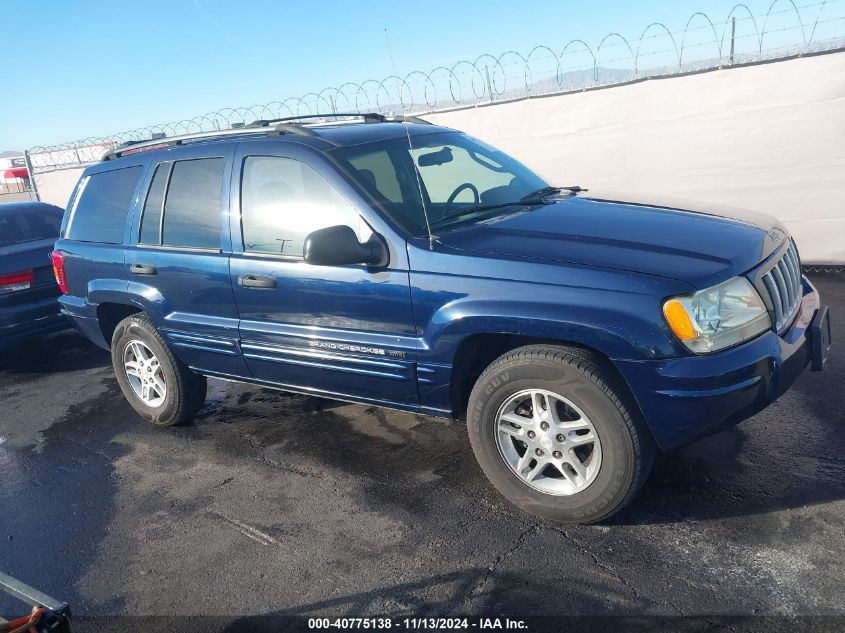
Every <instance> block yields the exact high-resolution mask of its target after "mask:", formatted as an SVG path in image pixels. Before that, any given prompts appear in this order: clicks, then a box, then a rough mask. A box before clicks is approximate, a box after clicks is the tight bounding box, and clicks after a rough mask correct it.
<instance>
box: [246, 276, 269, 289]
mask: <svg viewBox="0 0 845 633" xmlns="http://www.w3.org/2000/svg"><path fill="white" fill-rule="evenodd" d="M238 285H239V286H242V287H244V288H264V289H268V288H275V287H276V280H275V279H273V278H272V277H268V276H267V275H238Z"/></svg>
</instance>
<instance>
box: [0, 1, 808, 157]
mask: <svg viewBox="0 0 845 633" xmlns="http://www.w3.org/2000/svg"><path fill="white" fill-rule="evenodd" d="M746 1H747V4H748V5H749V6H750V7H751V8H752V10H753V11H754V12H755V13H765V12H766V10H767V9H768V6H769V4H770V1H769V0H746ZM809 1H810V0H802V1H801V2H799V4H807V3H808V2H809ZM734 4H735V3H734V2H729V1H721V0H696V1H694V2H685V1H681V2H678V1H674V2H673V1H670V0H654V1H652V2H648V3H645V2H636V3H635V2H630V1H622V0H593V1H590V2H586V1H581V2H566V1H547V2H537V1H533V0H518V1H517V0H510V1H501V0H451V1H442V0H431V1H429V2H423V3H413V4H412V3H407V2H396V1H395V0H393V1H390V2H366V1H361V2H357V3H352V2H335V1H333V0H327V1H324V2H320V3H308V2H281V1H278V2H271V1H268V0H239V1H237V2H234V1H223V0H193V1H191V0H145V1H143V2H138V1H134V2H129V1H115V0H110V1H106V0H88V1H86V2H72V1H69V0H68V1H59V0H52V1H49V0H42V1H40V2H35V1H31V2H14V3H10V4H9V5H8V6H6V7H5V8H4V9H3V10H2V18H0V42H2V43H3V54H4V57H5V58H6V59H5V72H4V74H5V77H4V80H3V93H2V96H0V150H3V149H24V148H27V147H31V146H33V145H42V144H53V143H59V142H63V141H70V140H74V139H78V138H84V137H88V136H103V135H107V134H109V133H113V132H118V131H122V130H126V129H131V128H135V127H139V126H142V125H148V124H153V123H160V122H167V121H172V120H177V119H183V118H188V117H191V116H194V115H197V114H203V113H206V112H208V111H211V110H216V109H219V108H222V107H226V106H232V107H234V106H248V105H252V104H256V103H266V102H269V101H272V100H280V99H284V98H286V97H290V96H299V95H302V94H304V93H306V92H308V91H311V90H319V89H321V88H323V87H326V86H330V85H339V84H341V83H343V82H344V81H362V80H364V79H367V78H382V77H385V76H387V75H390V74H392V67H391V62H390V59H389V57H388V54H387V48H386V45H385V36H384V31H385V29H388V32H389V34H390V40H391V44H392V49H393V56H394V59H395V64H396V67H397V71H398V74H400V75H404V74H406V73H408V72H410V71H412V70H415V69H420V70H430V69H431V68H433V67H435V66H437V65H440V64H449V63H450V62H455V61H458V60H460V59H463V58H470V59H474V58H476V57H477V56H478V55H479V54H481V53H483V52H491V53H496V54H498V53H501V52H504V51H506V50H508V49H514V50H517V51H520V52H523V53H527V52H528V51H529V50H530V49H531V48H532V47H533V46H535V45H537V44H547V45H549V46H551V48H553V49H556V50H558V49H560V48H561V47H562V46H563V43H565V42H566V41H568V40H569V39H572V38H581V39H584V40H586V41H587V42H589V43H591V44H595V43H597V42H598V41H599V40H600V39H601V38H602V37H603V36H604V35H605V34H607V33H609V32H611V31H618V32H620V33H622V34H624V35H626V36H630V37H632V38H636V37H637V36H638V35H639V34H640V33H641V32H642V30H643V28H644V27H646V26H647V25H648V24H649V23H651V22H654V21H662V22H664V23H665V24H667V26H669V28H670V29H671V30H672V31H679V30H681V29H682V28H683V26H684V24H685V23H686V21H687V18H688V17H689V16H690V15H691V14H692V13H694V12H695V11H704V12H707V13H708V14H709V15H710V16H711V17H712V18H713V19H714V21H715V20H717V19H718V20H723V19H724V18H725V17H726V16H727V14H728V13H729V11H730V9H731V7H732V6H733V5H734ZM309 7H313V8H310V9H309Z"/></svg>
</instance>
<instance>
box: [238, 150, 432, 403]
mask: <svg viewBox="0 0 845 633" xmlns="http://www.w3.org/2000/svg"><path fill="white" fill-rule="evenodd" d="M235 165H236V168H235V173H234V175H233V179H232V198H233V200H232V203H233V204H232V209H233V213H232V216H231V228H232V259H231V275H232V287H233V288H234V292H235V298H236V301H237V307H238V312H239V313H240V317H241V323H240V334H241V348H242V350H243V354H244V357H245V359H246V363H247V365H248V367H249V369H250V371H251V372H252V374H253V376H254V377H256V378H258V379H260V380H263V381H268V382H272V383H275V384H278V385H283V386H287V387H289V388H294V389H300V390H304V391H311V390H313V391H318V392H322V393H325V394H328V395H332V394H333V395H338V396H350V397H353V398H355V399H362V400H367V401H372V402H378V403H382V404H387V405H397V406H404V407H409V406H410V407H415V406H417V405H418V403H419V398H418V395H417V387H416V374H415V361H416V340H417V339H416V336H415V332H414V321H413V316H412V312H411V301H410V293H409V287H408V269H407V253H406V251H405V243H404V240H402V239H400V238H398V236H395V235H394V234H391V233H389V231H388V228H387V227H386V226H384V225H383V222H382V221H380V220H379V218H378V217H376V216H374V215H369V217H366V216H362V213H366V212H367V211H369V213H370V214H371V213H372V210H371V209H368V207H367V204H366V202H365V201H364V200H362V199H361V198H360V195H359V194H358V193H357V191H356V190H355V188H354V187H352V186H351V185H350V183H349V182H347V181H346V180H345V178H344V177H342V176H341V175H340V174H338V172H337V171H336V168H335V167H334V165H333V164H332V163H331V162H329V161H328V160H327V159H326V158H324V157H323V156H321V155H319V154H318V153H317V152H314V151H312V150H309V149H306V148H305V147H303V146H301V145H298V144H295V143H284V144H282V143H278V144H272V145H271V144H268V143H241V144H240V145H239V148H238V150H237V152H236V157H235ZM341 224H345V225H348V226H350V227H352V229H353V230H355V231H356V233H357V234H358V238H359V240H360V241H362V242H363V241H365V240H366V239H367V237H368V236H369V235H370V233H371V231H373V230H375V231H376V232H378V233H379V234H381V235H382V236H384V237H385V238H386V241H387V243H388V248H389V250H390V264H389V266H388V267H387V268H384V269H370V268H367V267H366V266H358V265H354V266H313V265H310V264H307V263H306V262H305V261H304V259H303V256H302V254H303V242H304V240H305V236H306V235H307V234H308V233H310V232H311V231H314V230H317V229H320V228H325V227H328V226H335V225H341Z"/></svg>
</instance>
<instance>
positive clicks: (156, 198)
mask: <svg viewBox="0 0 845 633" xmlns="http://www.w3.org/2000/svg"><path fill="white" fill-rule="evenodd" d="M170 165H171V163H170V162H167V163H162V164H161V165H159V166H158V167H156V173H155V176H153V182H152V184H151V185H150V191H149V193H147V200H146V202H145V203H144V214H143V216H142V220H141V236H140V242H141V243H142V244H161V211H162V209H163V208H164V190H165V188H166V187H167V178H168V176H169V175H170Z"/></svg>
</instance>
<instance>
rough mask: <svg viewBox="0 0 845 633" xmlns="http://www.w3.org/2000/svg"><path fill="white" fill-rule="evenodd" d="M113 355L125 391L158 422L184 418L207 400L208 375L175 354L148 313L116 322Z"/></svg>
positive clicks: (163, 423)
mask: <svg viewBox="0 0 845 633" xmlns="http://www.w3.org/2000/svg"><path fill="white" fill-rule="evenodd" d="M111 357H112V366H113V367H114V373H115V376H116V377H117V382H118V384H119V385H120V390H121V391H122V392H123V395H124V396H125V397H126V399H127V400H128V401H129V404H131V405H132V408H133V409H135V411H137V412H138V413H139V414H140V415H141V417H143V418H144V419H146V420H148V421H150V422H152V423H153V424H155V425H156V426H173V425H175V424H179V423H180V422H184V421H185V420H187V419H189V418H191V417H192V416H193V415H194V413H196V412H197V410H198V409H199V408H200V407H201V406H202V405H203V403H204V402H205V396H206V389H207V385H206V379H205V376H202V375H200V374H197V373H195V372H193V371H191V370H190V369H189V368H188V367H187V365H185V364H184V363H183V362H182V361H180V360H179V359H178V358H176V357H175V356H174V355H173V352H171V351H170V349H169V348H168V347H167V343H166V342H165V341H164V339H163V338H162V337H161V335H160V334H159V333H158V332H157V331H156V329H155V326H154V325H153V324H152V322H151V321H150V319H149V318H148V317H147V316H146V315H140V314H138V315H133V316H131V317H127V318H126V319H123V321H121V322H120V323H118V324H117V327H116V328H115V330H114V335H113V336H112V344H111Z"/></svg>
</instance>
